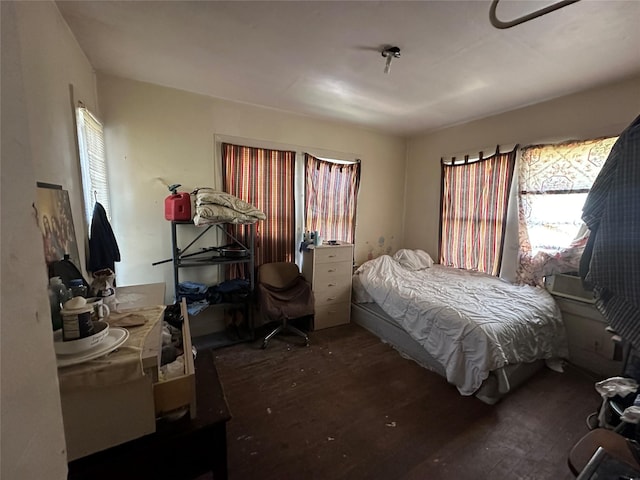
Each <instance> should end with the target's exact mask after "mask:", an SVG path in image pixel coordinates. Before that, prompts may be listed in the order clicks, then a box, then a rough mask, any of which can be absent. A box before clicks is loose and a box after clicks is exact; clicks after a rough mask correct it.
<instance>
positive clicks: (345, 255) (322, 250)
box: [314, 245, 353, 266]
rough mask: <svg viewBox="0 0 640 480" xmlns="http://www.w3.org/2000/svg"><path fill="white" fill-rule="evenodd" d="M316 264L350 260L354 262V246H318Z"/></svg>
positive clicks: (315, 255) (315, 254)
mask: <svg viewBox="0 0 640 480" xmlns="http://www.w3.org/2000/svg"><path fill="white" fill-rule="evenodd" d="M314 257H315V263H316V265H318V264H321V263H332V262H348V263H349V266H351V264H352V263H353V248H352V246H351V245H345V246H341V245H336V246H322V247H316V248H315V251H314Z"/></svg>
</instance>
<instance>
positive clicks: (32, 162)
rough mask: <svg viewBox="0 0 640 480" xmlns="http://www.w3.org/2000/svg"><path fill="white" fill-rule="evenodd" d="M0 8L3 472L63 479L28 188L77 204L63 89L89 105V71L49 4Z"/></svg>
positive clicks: (77, 207)
mask: <svg viewBox="0 0 640 480" xmlns="http://www.w3.org/2000/svg"><path fill="white" fill-rule="evenodd" d="M1 5H2V282H1V285H2V294H1V295H2V315H1V318H2V336H1V341H2V374H1V378H2V387H1V392H2V422H1V424H2V439H1V442H2V459H1V461H0V463H1V464H2V467H1V468H2V470H1V474H0V476H1V477H2V478H7V479H18V478H20V479H40V478H49V479H58V478H59V479H62V478H66V472H67V466H66V447H65V441H64V430H63V425H62V416H61V409H60V396H59V391H58V381H57V370H56V366H55V354H54V351H53V343H52V333H51V316H50V313H49V303H48V299H47V272H46V266H45V263H44V252H43V244H42V236H41V234H40V231H39V229H38V227H37V223H36V218H35V213H34V210H33V208H32V206H31V205H32V204H33V203H34V201H35V196H36V188H35V185H36V181H43V182H49V183H56V184H60V185H62V186H63V187H64V188H65V189H67V190H69V194H70V198H71V202H72V210H73V217H74V220H75V223H76V230H77V231H78V232H79V238H78V240H79V243H80V244H81V245H82V244H83V243H84V242H83V240H82V237H83V227H82V223H81V220H82V216H81V215H82V208H81V206H82V203H81V195H80V182H79V177H78V167H77V161H76V151H75V143H74V138H75V133H74V127H73V111H72V108H71V103H70V95H69V84H74V86H75V87H76V90H77V91H80V92H82V94H83V97H84V99H85V101H86V102H88V104H89V105H95V95H94V92H95V82H94V77H93V73H92V69H91V66H90V65H89V63H88V61H87V59H86V58H85V56H84V54H83V53H82V52H81V50H80V49H79V48H78V45H77V44H76V42H75V40H74V38H73V37H72V35H71V34H70V32H69V29H68V27H67V25H66V24H65V23H64V21H63V20H62V18H61V16H60V14H59V12H58V10H57V8H56V6H55V4H54V3H53V2H1Z"/></svg>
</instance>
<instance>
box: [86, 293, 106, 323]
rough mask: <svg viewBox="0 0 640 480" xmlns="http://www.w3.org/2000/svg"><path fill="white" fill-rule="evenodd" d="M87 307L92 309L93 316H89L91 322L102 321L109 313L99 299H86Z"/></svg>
mask: <svg viewBox="0 0 640 480" xmlns="http://www.w3.org/2000/svg"><path fill="white" fill-rule="evenodd" d="M87 305H88V306H91V307H92V308H93V314H92V315H91V317H92V320H93V321H97V320H102V319H104V318H105V317H108V316H109V314H110V313H111V310H110V309H109V306H108V305H106V304H105V303H104V300H103V299H102V298H101V297H90V298H87Z"/></svg>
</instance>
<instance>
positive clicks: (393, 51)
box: [382, 47, 400, 73]
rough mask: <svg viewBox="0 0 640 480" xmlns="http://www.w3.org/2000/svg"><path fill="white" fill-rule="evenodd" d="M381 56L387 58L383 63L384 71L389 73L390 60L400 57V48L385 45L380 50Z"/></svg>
mask: <svg viewBox="0 0 640 480" xmlns="http://www.w3.org/2000/svg"><path fill="white" fill-rule="evenodd" d="M382 56H383V57H384V58H386V59H387V61H386V63H385V65H384V73H389V70H391V60H393V59H394V58H400V49H399V48H398V47H387V48H385V49H384V50H382Z"/></svg>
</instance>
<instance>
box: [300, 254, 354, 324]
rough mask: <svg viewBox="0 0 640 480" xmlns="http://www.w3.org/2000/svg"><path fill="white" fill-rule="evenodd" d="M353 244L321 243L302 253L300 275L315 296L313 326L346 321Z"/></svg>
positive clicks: (347, 317) (349, 303) (348, 314)
mask: <svg viewBox="0 0 640 480" xmlns="http://www.w3.org/2000/svg"><path fill="white" fill-rule="evenodd" d="M352 271H353V245H352V244H349V243H341V244H338V245H321V246H318V247H313V248H312V249H310V250H309V251H306V252H304V255H303V263H302V274H303V275H304V278H305V279H306V280H307V281H308V282H309V283H311V286H312V288H313V295H314V297H315V315H314V321H313V329H314V330H319V329H322V328H328V327H334V326H336V325H343V324H345V323H349V320H350V315H351V275H352V273H353V272H352Z"/></svg>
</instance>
